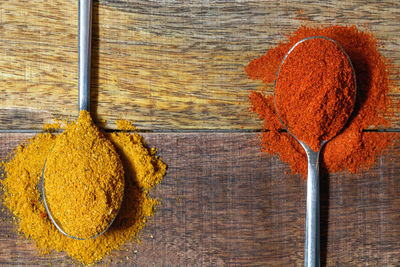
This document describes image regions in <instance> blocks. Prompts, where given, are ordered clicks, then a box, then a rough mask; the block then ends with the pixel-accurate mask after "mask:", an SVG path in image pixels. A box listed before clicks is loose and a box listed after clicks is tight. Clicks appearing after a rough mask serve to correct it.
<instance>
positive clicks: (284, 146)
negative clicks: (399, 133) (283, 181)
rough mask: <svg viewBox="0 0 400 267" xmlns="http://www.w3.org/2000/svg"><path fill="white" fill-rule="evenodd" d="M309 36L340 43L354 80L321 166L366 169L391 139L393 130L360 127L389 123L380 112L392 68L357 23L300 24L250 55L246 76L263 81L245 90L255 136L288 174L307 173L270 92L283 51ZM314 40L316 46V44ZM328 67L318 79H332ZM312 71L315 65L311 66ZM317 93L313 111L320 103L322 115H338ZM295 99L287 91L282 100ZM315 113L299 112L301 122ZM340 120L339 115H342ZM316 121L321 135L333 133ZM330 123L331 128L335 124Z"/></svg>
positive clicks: (385, 109)
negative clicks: (347, 109)
mask: <svg viewBox="0 0 400 267" xmlns="http://www.w3.org/2000/svg"><path fill="white" fill-rule="evenodd" d="M311 36H324V37H327V38H330V39H333V40H335V41H336V42H337V43H339V44H340V46H341V47H342V48H343V49H344V50H345V51H346V53H347V54H348V55H349V57H350V60H351V62H352V64H353V67H354V71H355V74H356V79H357V92H356V96H357V97H356V102H355V104H354V111H353V113H352V114H351V117H350V118H349V120H348V123H347V124H346V125H345V127H344V128H343V129H342V131H341V132H339V133H338V135H336V137H334V138H333V139H331V140H330V141H329V142H328V143H327V144H326V146H325V148H324V149H323V150H322V154H321V163H322V170H323V171H324V172H331V173H332V172H339V171H343V170H347V171H349V172H351V173H355V172H357V171H359V170H361V169H368V168H369V167H370V166H371V165H372V164H373V163H374V161H375V158H376V156H377V155H379V153H381V152H382V151H383V149H384V148H386V147H388V146H389V145H390V144H392V143H393V139H394V138H396V134H395V133H380V132H371V131H370V132H365V131H364V130H365V129H371V128H372V129H377V128H379V127H383V126H388V125H389V121H388V119H387V118H385V116H384V115H385V114H389V115H390V107H391V99H390V98H389V95H388V93H389V88H390V86H391V85H392V84H393V83H392V81H391V80H390V79H389V77H390V74H391V73H394V70H393V69H392V68H391V65H390V64H388V60H387V59H386V58H385V57H384V56H382V55H381V54H380V53H379V51H378V48H379V46H378V42H377V40H376V39H375V38H374V36H373V35H372V33H370V32H366V31H361V30H359V29H358V28H357V27H356V26H337V25H335V26H329V27H305V26H302V27H300V28H299V29H297V30H296V31H294V32H292V33H290V34H289V35H288V36H287V38H286V39H284V40H282V41H281V43H280V44H279V45H277V46H275V47H272V48H270V49H268V50H267V51H266V53H265V54H264V55H261V56H260V57H258V58H255V59H254V60H252V61H251V62H250V63H249V64H248V65H247V67H246V73H247V75H248V77H249V78H250V79H254V80H256V79H257V80H261V81H262V82H263V83H264V85H265V87H264V89H263V90H262V91H261V92H258V91H253V92H251V93H250V95H249V100H250V103H251V108H250V110H251V111H252V112H254V113H256V114H258V116H259V118H260V119H261V120H262V121H263V131H262V133H261V138H260V143H261V150H262V151H263V152H266V153H268V154H272V155H278V156H279V157H280V159H281V160H282V161H284V162H287V163H288V164H289V166H290V168H291V171H292V173H299V174H301V175H302V176H303V177H306V176H307V158H306V155H305V152H304V151H303V149H302V147H301V146H300V144H299V143H298V142H297V141H296V140H294V139H293V138H292V137H291V136H290V135H289V134H288V133H285V132H284V131H282V128H283V126H282V124H281V122H280V121H279V119H278V116H277V114H276V112H275V108H274V98H273V93H272V91H273V90H274V88H273V82H274V80H275V75H276V73H277V71H278V68H279V65H280V63H281V61H282V59H283V57H284V56H285V54H286V53H287V52H288V51H289V49H290V48H291V47H292V46H293V45H294V44H295V43H297V42H298V41H300V40H302V39H304V38H307V37H311ZM315 45H316V46H317V45H318V44H315ZM318 49H321V50H322V51H323V50H324V49H325V47H324V46H323V45H322V44H320V45H318V46H317V47H314V50H318ZM308 58H309V56H307V57H301V58H299V60H301V59H302V60H305V61H308V60H309V59H308ZM339 60H340V59H339ZM330 64H339V62H338V61H337V60H336V59H335V60H331V59H329V60H328V61H327V62H326V65H327V66H325V65H321V66H320V67H321V68H327V67H328V65H330ZM344 67H345V66H344ZM332 70H333V69H326V71H327V72H325V73H324V76H322V77H320V78H319V82H323V81H329V82H334V80H335V79H334V80H331V79H330V78H328V79H327V78H326V77H329V76H330V77H334V76H333V75H334V73H337V72H336V71H335V72H334V73H333V72H332ZM316 71H318V70H317V69H316ZM348 74H349V73H348ZM338 75H340V80H342V79H343V76H344V75H346V73H344V72H342V73H340V74H338ZM308 82H309V83H308ZM299 83H301V84H302V87H307V86H308V87H310V86H311V85H314V84H315V81H313V82H310V80H309V79H308V77H301V78H300V77H299V80H297V81H296V84H299ZM307 83H308V84H307ZM280 86H281V88H280V90H281V91H282V92H284V91H290V92H293V90H292V89H291V88H289V86H292V85H291V84H289V83H283V84H281V85H280ZM338 86H339V89H341V90H348V89H346V88H347V86H348V84H347V83H346V82H344V83H342V84H338ZM323 87H324V86H323ZM316 89H317V88H315V90H316ZM310 90H311V89H310ZM322 95H324V94H322ZM343 95H345V94H340V95H336V96H335V97H334V98H337V97H342V96H343ZM319 96H321V95H320V94H319V93H317V94H315V95H314V97H313V98H312V99H311V103H310V105H309V106H310V107H311V108H315V109H316V110H314V112H315V114H318V110H319V106H318V105H321V107H322V106H325V108H326V109H327V114H331V115H333V119H335V118H336V117H339V118H340V117H342V116H343V113H342V112H340V114H339V113H338V112H337V111H338V110H339V109H338V107H336V106H335V105H332V104H333V103H337V101H333V102H330V101H325V100H322V99H319V98H318V97H319ZM324 97H325V96H324ZM296 98H298V96H296V95H291V94H287V95H286V99H284V100H285V101H288V102H289V103H294V102H295V99H296ZM305 99H307V97H305ZM300 102H301V101H299V103H300ZM340 105H342V103H341V104H340ZM307 108H308V107H305V106H304V107H303V108H298V107H295V108H294V109H292V110H290V111H286V112H285V113H289V112H293V111H294V112H296V111H297V112H300V111H304V112H308V111H307ZM279 115H281V114H279ZM314 117H315V116H314V115H312V114H311V113H305V114H304V115H302V118H303V123H304V121H306V120H307V121H312V120H314V119H315V118H314ZM341 119H343V120H344V118H341ZM317 126H318V125H317ZM319 126H320V127H321V129H320V131H319V133H320V134H322V133H323V134H322V135H324V134H327V135H331V134H333V132H334V131H333V132H331V131H330V129H329V128H331V127H328V129H327V128H326V127H327V125H326V124H321V125H319ZM299 127H300V126H299ZM332 128H333V129H335V127H332Z"/></svg>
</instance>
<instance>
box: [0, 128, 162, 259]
mask: <svg viewBox="0 0 400 267" xmlns="http://www.w3.org/2000/svg"><path fill="white" fill-rule="evenodd" d="M125 124H126V123H125ZM58 137H59V136H57V135H53V134H50V133H41V134H38V135H37V136H35V137H33V138H32V139H29V140H27V141H25V142H24V143H23V144H21V145H20V146H18V148H17V149H16V150H15V151H14V152H15V153H14V154H15V155H14V156H13V157H12V158H11V159H10V160H9V161H8V162H4V163H3V164H2V165H3V167H4V170H5V172H6V177H5V179H4V180H2V181H1V183H2V185H3V190H4V194H3V195H2V199H3V204H4V205H5V206H6V207H7V208H8V209H10V210H11V211H12V212H13V214H14V216H15V217H17V218H18V220H16V224H17V227H18V231H19V232H20V234H21V235H23V236H25V237H26V238H28V239H31V240H33V241H34V242H35V245H36V247H37V248H38V250H39V251H40V252H41V253H50V252H52V251H65V252H67V254H68V255H69V256H71V257H72V258H74V259H76V260H79V261H80V262H82V263H84V264H92V263H94V262H97V261H100V260H101V259H102V258H103V257H104V256H105V255H107V254H109V253H110V252H111V251H112V250H114V249H118V248H119V247H120V246H122V245H123V244H124V243H125V242H127V241H129V240H132V239H134V238H136V239H137V238H138V234H139V232H140V230H141V229H142V228H143V227H144V226H145V224H146V222H147V218H148V217H150V216H152V215H153V213H154V209H155V207H156V205H157V204H158V203H159V201H158V200H156V199H153V198H151V197H150V196H149V193H148V192H149V191H150V190H151V189H152V188H153V187H154V186H155V185H156V184H157V183H159V182H160V181H161V179H162V178H163V176H164V174H165V171H166V165H165V164H164V163H163V162H162V160H161V159H160V158H159V157H157V156H156V155H155V153H156V150H155V149H148V148H147V147H146V145H145V143H144V140H143V138H142V137H141V136H140V135H138V134H136V133H127V132H119V133H112V134H108V135H106V137H107V138H108V139H109V140H110V141H111V142H112V144H113V145H114V146H115V148H116V151H117V153H118V155H119V157H120V158H121V162H122V163H123V168H124V173H125V192H124V199H123V202H122V205H121V208H120V211H119V213H118V215H117V217H116V219H115V221H114V222H113V224H112V225H111V227H110V229H109V230H108V231H106V232H105V233H104V234H102V235H101V236H99V237H97V238H94V239H88V240H76V239H72V238H69V237H66V236H65V235H63V234H62V233H61V232H60V231H58V230H57V229H56V227H55V226H54V225H53V224H52V222H51V221H50V219H49V218H48V216H47V213H46V210H45V208H44V205H43V203H42V201H41V198H40V194H39V191H38V188H37V186H38V184H39V182H40V177H41V174H42V169H43V164H44V162H45V160H46V158H47V157H48V156H49V153H50V151H51V149H52V148H53V146H54V144H55V142H56V140H57V138H58Z"/></svg>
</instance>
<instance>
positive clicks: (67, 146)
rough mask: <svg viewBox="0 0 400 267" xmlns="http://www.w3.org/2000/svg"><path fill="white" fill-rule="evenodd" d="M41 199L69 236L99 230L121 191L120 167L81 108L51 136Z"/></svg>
mask: <svg viewBox="0 0 400 267" xmlns="http://www.w3.org/2000/svg"><path fill="white" fill-rule="evenodd" d="M44 189H45V192H44V193H45V196H46V203H47V206H48V208H49V211H50V213H51V216H52V217H53V219H55V220H56V222H57V225H58V226H60V227H61V229H63V231H64V232H65V233H67V234H68V235H69V236H73V237H77V238H81V239H88V238H92V237H95V236H97V235H98V234H100V233H102V232H103V231H105V230H106V229H107V227H108V225H109V224H110V223H111V222H112V221H113V219H114V218H115V216H116V214H117V212H118V210H119V207H120V205H121V201H122V197H123V194H124V170H123V167H122V163H121V160H120V158H119V155H118V154H117V152H116V151H115V148H114V146H113V144H112V143H111V141H110V140H108V139H107V138H106V137H105V136H104V134H103V132H102V131H100V129H99V128H98V127H97V126H96V125H95V124H94V122H93V120H92V118H91V117H90V114H89V112H87V111H85V110H82V111H81V112H80V115H79V119H78V121H77V122H76V123H75V122H71V123H70V124H68V125H67V128H66V129H65V131H64V132H63V133H62V134H60V135H59V136H57V139H56V142H55V145H54V147H53V149H52V152H51V153H50V154H49V156H48V158H47V160H46V168H45V172H44Z"/></svg>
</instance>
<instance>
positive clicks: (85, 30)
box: [78, 0, 92, 111]
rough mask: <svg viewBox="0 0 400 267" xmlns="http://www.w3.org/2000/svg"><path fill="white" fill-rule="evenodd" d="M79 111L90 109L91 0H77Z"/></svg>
mask: <svg viewBox="0 0 400 267" xmlns="http://www.w3.org/2000/svg"><path fill="white" fill-rule="evenodd" d="M78 28H79V30H78V31H79V34H78V35H79V111H81V110H86V111H90V50H91V39H92V38H91V37H92V30H91V28H92V0H79V27H78Z"/></svg>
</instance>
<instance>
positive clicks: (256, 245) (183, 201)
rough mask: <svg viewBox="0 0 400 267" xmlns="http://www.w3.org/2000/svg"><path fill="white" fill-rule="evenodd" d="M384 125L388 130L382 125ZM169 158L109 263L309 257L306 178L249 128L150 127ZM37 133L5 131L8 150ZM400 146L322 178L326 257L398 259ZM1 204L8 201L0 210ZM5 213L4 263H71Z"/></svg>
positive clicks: (376, 261) (286, 262) (2, 147)
mask: <svg viewBox="0 0 400 267" xmlns="http://www.w3.org/2000/svg"><path fill="white" fill-rule="evenodd" d="M383 134H384V133H383ZM143 135H144V137H145V139H146V140H147V141H148V143H149V144H150V145H151V146H156V147H158V148H159V154H160V155H161V156H162V157H163V158H164V160H165V162H166V163H167V164H168V165H169V168H168V171H167V175H166V177H165V179H164V180H163V182H162V183H161V184H160V185H159V186H157V188H156V189H155V190H154V191H153V192H152V195H153V196H155V197H157V198H159V199H161V200H162V202H163V203H162V205H161V206H160V207H159V208H158V210H157V212H156V215H155V217H154V218H153V219H152V220H151V222H150V223H149V224H148V225H147V226H146V228H145V230H144V231H143V232H142V234H141V239H142V245H138V244H136V243H131V244H127V245H125V246H124V247H123V249H122V250H121V251H118V252H113V253H112V255H111V257H108V258H107V259H106V260H105V261H104V262H108V261H109V260H110V261H111V263H112V265H115V266H301V265H302V263H303V238H304V216H305V184H304V182H303V180H302V179H301V178H300V177H298V176H294V177H293V176H287V175H285V174H284V173H283V172H284V171H285V170H288V166H287V165H285V164H283V163H282V162H281V161H280V160H278V159H277V158H276V157H269V156H267V157H259V156H258V153H259V151H258V147H257V146H254V144H253V143H254V141H255V140H256V138H257V137H256V134H251V133H203V134H199V133H193V134H191V133H186V134H183V133H175V134H174V133H169V134H162V133H145V134H143ZM30 136H32V134H0V158H1V157H4V155H6V154H8V153H9V152H10V150H11V147H14V146H16V145H17V144H18V143H20V142H21V141H22V140H24V139H26V138H27V137H30ZM399 149H400V145H399V144H397V145H396V146H395V147H393V148H392V149H391V150H390V151H388V152H387V153H385V154H383V155H382V156H380V157H378V159H377V160H376V162H375V164H374V165H373V167H372V168H371V169H370V170H369V171H368V172H364V173H360V174H357V175H351V174H347V173H339V174H334V175H331V176H330V177H323V178H322V185H321V187H322V188H321V242H322V243H321V245H322V251H321V252H322V263H323V264H324V265H323V266H399V265H400V250H399V247H400V215H399V214H400V179H399V175H400V168H399V166H400V154H399V153H398V151H399ZM0 210H1V209H0ZM9 220H10V215H9V213H8V212H7V211H1V212H0V265H5V264H16V265H25V264H26V265H48V264H50V263H52V264H53V265H56V266H58V265H64V266H68V265H70V264H71V261H70V260H68V258H66V257H65V256H64V255H63V254H61V255H60V254H54V255H51V256H39V255H38V254H37V252H36V251H35V249H34V246H33V244H32V243H31V242H30V241H19V240H18V239H17V236H16V234H15V233H14V232H13V231H12V226H11V223H10V221H9Z"/></svg>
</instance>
